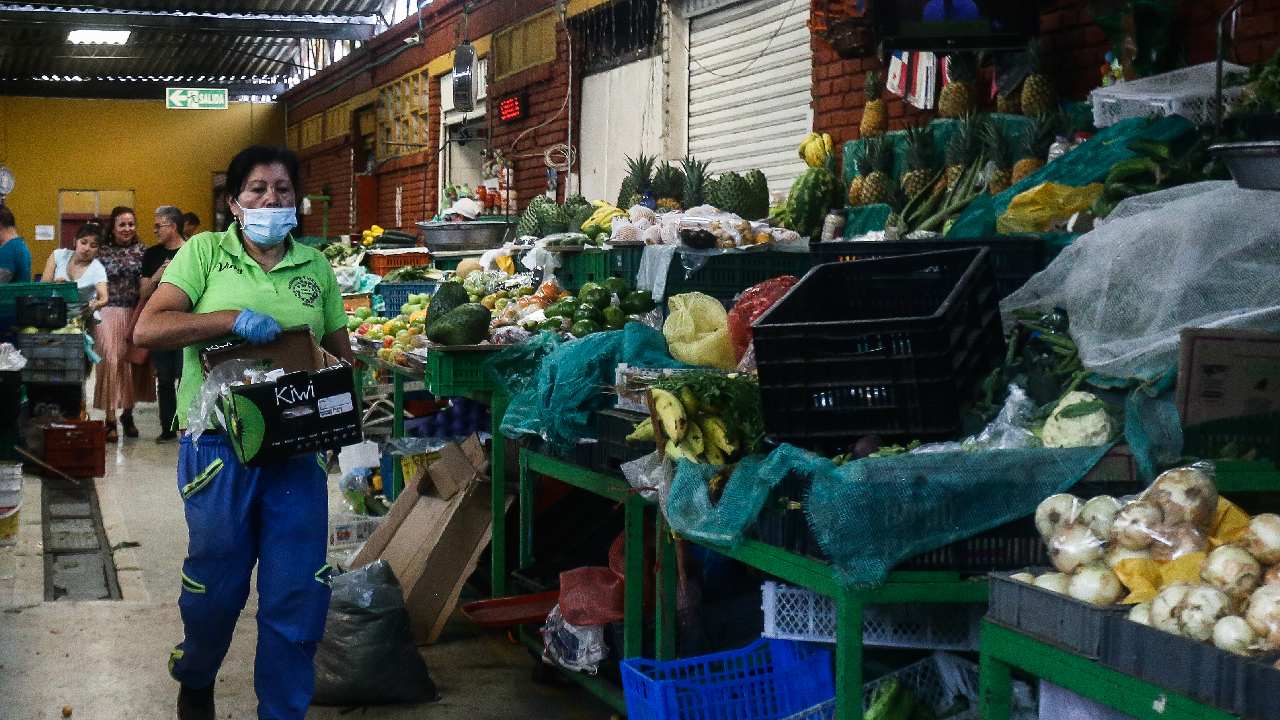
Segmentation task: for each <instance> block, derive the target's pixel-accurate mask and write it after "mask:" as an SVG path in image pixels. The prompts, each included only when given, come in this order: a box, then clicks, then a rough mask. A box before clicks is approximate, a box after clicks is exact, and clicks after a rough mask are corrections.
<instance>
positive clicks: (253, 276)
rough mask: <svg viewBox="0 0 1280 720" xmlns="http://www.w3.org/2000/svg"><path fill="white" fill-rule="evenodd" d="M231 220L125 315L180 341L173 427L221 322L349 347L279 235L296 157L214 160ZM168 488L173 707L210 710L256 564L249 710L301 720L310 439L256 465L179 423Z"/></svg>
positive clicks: (286, 218) (310, 608)
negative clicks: (178, 557)
mask: <svg viewBox="0 0 1280 720" xmlns="http://www.w3.org/2000/svg"><path fill="white" fill-rule="evenodd" d="M227 188H228V189H229V190H231V191H232V193H233V195H232V197H231V198H230V199H229V200H228V205H229V206H230V210H231V213H232V215H234V216H235V222H233V223H232V224H231V226H230V227H229V228H227V230H226V231H225V232H221V233H216V232H210V233H203V234H201V235H198V236H196V237H194V238H192V239H191V240H189V241H187V243H186V244H185V245H184V246H183V247H182V249H181V250H179V251H178V254H177V255H176V256H175V257H174V258H173V261H172V262H171V263H170V265H169V268H168V269H167V270H166V271H165V273H164V278H163V280H162V281H161V284H160V286H159V287H158V288H157V289H156V291H155V294H154V295H152V297H151V300H150V301H149V302H148V303H147V305H146V307H145V309H144V310H143V312H142V317H141V318H140V319H139V321H138V327H137V331H136V333H135V335H134V340H135V342H137V343H138V344H139V345H141V346H143V347H147V348H151V349H153V350H154V349H160V350H164V349H173V348H179V347H181V348H183V353H184V358H183V371H182V380H181V383H180V384H179V387H178V422H179V425H180V427H182V428H186V427H187V426H188V423H189V422H190V421H193V420H195V418H191V417H190V416H189V412H191V411H192V404H193V401H194V400H195V399H196V398H197V396H198V395H199V393H200V387H201V385H202V383H203V381H204V374H203V370H202V368H201V364H200V357H199V354H200V350H201V349H202V348H203V347H204V346H206V345H208V344H210V343H211V342H212V341H216V340H219V339H222V338H225V337H228V336H239V337H241V338H243V339H245V340H247V341H249V342H250V343H253V344H265V343H270V342H271V341H273V340H275V339H276V337H277V336H278V335H279V334H280V332H281V327H282V326H284V327H292V326H298V325H307V326H309V327H310V328H311V330H312V334H313V336H314V337H317V338H320V339H321V340H320V345H321V347H323V348H324V349H326V350H328V351H329V352H330V353H332V354H333V355H335V356H337V357H339V358H341V359H343V360H346V361H348V362H352V361H353V356H352V353H351V345H350V340H349V338H348V337H347V325H346V314H345V313H344V312H343V309H342V295H341V291H340V290H339V287H338V282H337V278H335V277H334V274H333V270H332V269H331V268H330V267H329V263H328V261H326V260H325V258H324V255H322V254H321V253H320V252H319V251H317V250H314V249H312V248H309V247H307V246H305V245H302V244H300V243H296V242H294V241H292V240H291V239H290V237H289V234H290V231H292V230H293V228H294V227H295V226H296V225H297V215H296V207H297V201H298V196H299V192H298V191H299V181H298V160H297V157H296V156H295V155H294V154H293V153H292V152H289V151H288V150H286V149H283V148H268V147H257V146H255V147H250V148H248V149H246V150H244V151H242V152H241V153H240V154H238V155H236V157H235V158H234V159H232V161H231V165H230V167H229V168H228V169H227ZM178 488H179V491H180V493H181V495H182V497H183V499H184V503H185V509H186V516H187V527H188V530H189V533H190V544H189V547H188V556H187V560H186V562H185V563H184V564H183V569H182V575H181V580H182V595H181V597H180V599H179V601H178V605H179V608H180V610H181V612H182V620H183V624H184V626H185V631H186V636H185V638H184V639H183V641H182V643H181V644H179V645H178V646H177V647H176V648H174V651H173V653H172V654H171V655H170V660H169V668H170V673H171V674H172V675H173V677H174V678H175V679H176V680H178V681H179V682H180V683H181V684H182V687H181V690H180V691H179V694H178V717H179V718H181V719H184V720H195V719H200V720H204V719H205V718H208V719H209V720H212V719H213V718H214V717H215V713H214V704H213V684H214V681H215V680H216V678H217V673H218V668H219V666H220V665H221V663H222V659H223V657H224V656H225V655H226V652H227V648H228V646H229V645H230V643H231V634H232V631H233V630H234V629H235V624H236V619H237V618H238V617H239V615H240V610H241V609H242V608H243V607H244V603H245V600H246V599H247V598H248V594H249V578H250V575H251V574H252V572H253V567H254V565H255V564H257V566H258V597H259V601H258V607H259V609H258V654H257V660H256V662H255V668H254V685H255V688H256V690H257V693H258V717H259V718H271V719H272V720H302V718H303V717H304V716H305V715H306V712H307V706H308V705H309V704H310V700H311V694H312V691H313V689H314V685H315V674H314V669H313V666H312V657H313V655H314V654H315V648H316V643H317V642H318V641H319V640H320V638H321V636H322V635H323V633H324V621H325V612H326V611H327V609H328V604H329V587H328V572H329V566H328V565H327V564H326V563H325V553H326V542H327V539H328V493H327V481H326V473H325V469H324V464H323V462H321V460H320V458H319V456H317V455H316V454H314V453H311V454H306V455H299V456H296V457H293V458H291V459H289V460H286V461H283V462H279V463H275V464H272V465H268V466H265V467H254V468H248V467H245V466H244V465H242V464H241V463H240V462H239V460H237V459H236V456H235V453H234V452H233V451H232V448H231V445H230V443H229V442H228V438H227V437H226V436H225V435H223V434H220V433H209V432H206V433H205V434H204V435H203V436H202V437H201V438H200V441H199V443H195V442H193V441H192V439H191V437H190V436H189V435H188V434H186V433H183V437H182V441H181V445H180V449H179V454H178Z"/></svg>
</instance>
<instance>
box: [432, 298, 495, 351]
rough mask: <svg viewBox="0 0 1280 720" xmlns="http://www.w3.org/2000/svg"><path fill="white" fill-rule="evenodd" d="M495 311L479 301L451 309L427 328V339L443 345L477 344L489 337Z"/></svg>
mask: <svg viewBox="0 0 1280 720" xmlns="http://www.w3.org/2000/svg"><path fill="white" fill-rule="evenodd" d="M492 319H493V313H491V312H490V311H489V308H487V307H485V306H483V305H481V304H479V303H467V304H466V305H461V306H459V307H456V308H454V309H453V310H450V311H449V312H448V313H446V314H445V316H444V317H442V318H440V319H438V320H436V321H435V323H433V324H431V325H430V326H428V328H427V339H428V340H430V341H431V342H434V343H439V344H441V345H477V344H479V343H480V342H481V341H483V340H485V339H486V338H488V337H489V321H490V320H492Z"/></svg>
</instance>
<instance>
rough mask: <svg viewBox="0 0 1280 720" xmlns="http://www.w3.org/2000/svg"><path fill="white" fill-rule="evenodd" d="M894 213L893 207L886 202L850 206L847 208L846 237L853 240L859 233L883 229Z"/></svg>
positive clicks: (863, 233) (864, 233)
mask: <svg viewBox="0 0 1280 720" xmlns="http://www.w3.org/2000/svg"><path fill="white" fill-rule="evenodd" d="M892 214H893V208H891V207H889V206H888V205H885V204H884V203H876V204H875V205H859V206H858V207H851V208H848V209H846V210H845V220H844V238H845V239H846V240H852V239H853V238H856V237H858V236H859V235H866V234H867V233H869V232H875V231H876V230H883V229H884V226H885V225H886V224H888V222H889V216H890V215H892Z"/></svg>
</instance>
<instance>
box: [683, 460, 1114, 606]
mask: <svg viewBox="0 0 1280 720" xmlns="http://www.w3.org/2000/svg"><path fill="white" fill-rule="evenodd" d="M1109 449H1110V446H1109V445H1108V446H1102V447H1091V448H1077V449H1071V450H1046V449H1032V450H995V451H988V452H941V453H922V454H909V455H900V456H897V457H889V458H868V459H865V460H859V461H856V462H852V463H849V464H847V465H842V466H837V465H836V464H835V463H833V462H831V461H830V460H828V459H826V458H824V457H821V456H819V455H815V454H813V453H811V452H808V451H806V450H801V449H799V448H796V447H794V446H791V445H782V446H780V447H779V448H777V449H776V450H774V451H773V452H772V453H770V454H769V456H767V457H766V458H764V459H762V460H761V459H752V460H751V461H749V462H748V461H744V462H743V463H740V464H739V465H738V468H737V469H736V470H735V471H734V473H733V475H732V476H731V477H730V479H729V480H728V481H727V483H726V484H725V488H724V493H723V495H722V496H721V498H720V500H719V502H717V503H714V504H713V503H711V501H710V498H709V497H708V495H707V479H708V474H709V473H708V470H707V468H705V467H704V466H698V465H694V464H692V463H688V462H681V463H680V465H679V468H678V469H677V471H676V475H675V478H674V479H673V481H672V484H671V492H670V494H669V495H668V498H667V503H666V511H667V520H668V521H669V522H670V523H671V526H672V528H674V529H675V530H676V531H678V532H679V533H681V534H682V535H686V536H688V537H691V538H695V539H698V540H702V541H706V542H710V543H716V544H721V545H729V546H732V545H734V544H736V543H737V542H739V541H740V540H741V539H742V537H743V534H744V533H745V531H746V529H747V527H748V526H749V525H750V524H751V523H752V522H753V521H754V520H755V518H756V515H758V514H759V512H760V508H761V507H763V506H764V503H765V501H766V499H767V498H768V495H769V491H770V490H771V489H772V487H773V486H774V485H775V484H777V482H778V481H780V480H781V479H782V478H784V477H786V476H787V475H788V474H791V473H794V474H796V475H799V476H802V477H807V478H809V480H810V483H811V484H810V491H809V495H808V497H807V498H806V499H805V503H804V505H805V512H806V514H807V515H808V518H809V526H810V528H811V529H812V530H813V533H814V536H815V537H816V538H817V540H818V542H819V543H820V544H821V545H822V548H823V550H824V551H825V552H826V553H827V555H828V556H829V557H830V559H831V564H832V566H833V567H834V568H835V569H836V571H837V576H838V578H839V579H840V581H841V582H843V583H845V584H847V585H852V586H856V587H871V586H875V585H878V584H881V583H883V582H884V580H885V578H886V577H888V574H889V570H890V569H892V568H893V566H894V565H896V564H897V563H898V562H900V561H902V560H905V559H907V558H910V557H913V556H915V555H919V554H920V553H923V552H927V551H929V550H932V549H934V548H938V547H942V546H943V545H946V544H948V543H951V542H955V541H956V540H961V539H964V538H967V537H972V536H973V535H976V534H977V533H980V532H983V531H984V530H989V529H991V528H994V527H998V526H1000V525H1003V524H1005V523H1007V522H1010V521H1013V520H1016V519H1018V518H1021V517H1026V516H1027V515H1029V514H1030V513H1032V512H1034V511H1035V508H1036V505H1037V504H1039V503H1040V501H1041V500H1043V499H1044V498H1045V497H1047V496H1049V495H1052V494H1054V493H1058V492H1063V491H1065V490H1067V489H1068V488H1070V487H1071V486H1072V485H1074V484H1076V482H1078V481H1079V480H1080V478H1082V477H1084V475H1085V474H1086V473H1087V472H1088V471H1089V469H1090V468H1092V467H1093V466H1094V465H1095V464H1097V462H1098V460H1099V459H1100V458H1101V457H1102V456H1103V455H1105V454H1106V453H1107V451H1108V450H1109Z"/></svg>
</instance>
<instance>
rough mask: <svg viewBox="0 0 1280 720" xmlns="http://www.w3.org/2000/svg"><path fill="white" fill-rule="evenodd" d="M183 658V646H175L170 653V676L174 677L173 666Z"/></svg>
mask: <svg viewBox="0 0 1280 720" xmlns="http://www.w3.org/2000/svg"><path fill="white" fill-rule="evenodd" d="M181 659H182V648H180V647H175V648H174V649H173V651H172V652H170V653H169V676H170V677H173V666H174V665H177V664H178V661H179V660H181ZM174 679H175V680H176V679H177V678H174Z"/></svg>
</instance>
